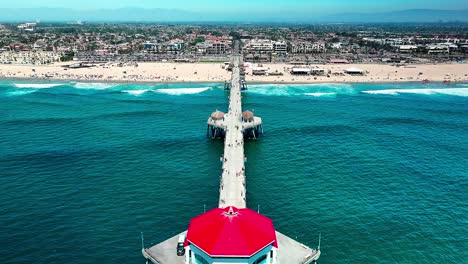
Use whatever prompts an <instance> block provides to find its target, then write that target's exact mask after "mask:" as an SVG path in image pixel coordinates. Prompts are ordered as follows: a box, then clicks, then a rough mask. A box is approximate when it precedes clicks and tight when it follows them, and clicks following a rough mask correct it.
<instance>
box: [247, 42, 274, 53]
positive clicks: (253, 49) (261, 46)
mask: <svg viewBox="0 0 468 264" xmlns="http://www.w3.org/2000/svg"><path fill="white" fill-rule="evenodd" d="M273 48H274V46H273V41H271V40H269V39H252V40H247V41H246V42H245V44H244V51H246V52H247V53H260V54H264V53H272V52H273V50H274V49H273Z"/></svg>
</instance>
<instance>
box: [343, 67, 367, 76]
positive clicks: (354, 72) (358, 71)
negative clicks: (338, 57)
mask: <svg viewBox="0 0 468 264" xmlns="http://www.w3.org/2000/svg"><path fill="white" fill-rule="evenodd" d="M344 72H345V73H346V74H350V75H363V74H364V71H363V70H361V69H358V68H354V67H353V68H348V69H345V70H344Z"/></svg>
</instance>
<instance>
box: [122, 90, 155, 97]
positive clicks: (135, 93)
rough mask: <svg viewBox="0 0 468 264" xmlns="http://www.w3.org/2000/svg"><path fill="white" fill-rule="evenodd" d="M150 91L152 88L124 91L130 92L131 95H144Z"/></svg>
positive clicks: (125, 91)
mask: <svg viewBox="0 0 468 264" xmlns="http://www.w3.org/2000/svg"><path fill="white" fill-rule="evenodd" d="M148 91H151V90H124V91H122V92H124V93H128V94H131V95H137V96H138V95H142V94H144V93H146V92H148Z"/></svg>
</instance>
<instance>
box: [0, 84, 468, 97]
mask: <svg viewBox="0 0 468 264" xmlns="http://www.w3.org/2000/svg"><path fill="white" fill-rule="evenodd" d="M467 85H468V84H465V83H460V84H451V85H450V86H444V84H441V83H439V84H436V83H431V84H427V85H424V86H421V84H416V83H413V84H390V83H388V84H384V83H381V84H340V83H321V84H252V85H249V86H248V90H247V91H246V94H251V95H261V96H283V97H307V98H316V99H320V98H323V99H333V98H337V97H338V96H360V95H374V96H379V95H380V96H388V95H392V96H398V95H422V96H459V97H467V96H468V88H467ZM369 88H371V89H369ZM222 89H223V88H222V85H221V84H216V83H211V84H210V83H204V84H201V83H200V84H184V83H179V84H153V85H151V84H122V83H93V82H89V83H88V82H69V83H39V82H38V83H22V82H14V83H9V82H3V83H1V82H0V96H1V95H3V96H7V97H18V96H28V95H31V94H34V93H36V92H39V91H40V93H52V94H67V95H71V94H76V95H85V96H86V95H91V94H95V93H99V94H116V95H118V94H126V95H130V96H138V97H143V96H144V97H146V96H152V95H154V94H160V95H171V96H184V95H197V94H202V93H205V92H208V91H212V92H220V91H221V90H222ZM2 90H3V92H2Z"/></svg>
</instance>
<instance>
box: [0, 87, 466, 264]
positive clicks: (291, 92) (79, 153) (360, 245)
mask: <svg viewBox="0 0 468 264" xmlns="http://www.w3.org/2000/svg"><path fill="white" fill-rule="evenodd" d="M226 108H227V94H226V93H225V92H224V91H223V89H222V84H194V85H189V84H170V85H156V86H152V85H136V84H135V85H118V84H93V83H68V82H63V83H41V82H31V81H29V82H20V81H3V82H0V231H1V232H0V262H1V263H60V264H62V263H144V259H143V257H142V256H141V253H140V247H141V246H140V232H142V231H143V232H144V234H145V240H146V245H147V246H149V245H151V244H155V243H158V242H161V241H162V240H165V239H166V238H168V237H170V236H173V235H175V234H177V233H178V232H180V231H182V230H185V229H186V228H187V227H188V224H189V221H190V219H191V218H192V217H194V216H197V215H198V214H201V213H203V205H204V204H206V207H207V209H210V208H213V207H216V206H217V202H218V198H217V196H218V185H219V176H220V173H221V164H220V162H219V157H220V156H221V154H222V150H223V144H222V141H212V140H211V139H208V138H206V135H205V131H206V120H207V117H208V116H209V114H210V113H211V112H212V111H214V110H216V109H219V110H226ZM244 109H254V112H255V114H257V115H259V116H261V117H262V118H263V120H264V129H265V135H264V137H262V138H261V139H259V140H258V141H253V142H252V141H251V142H247V143H246V148H245V151H246V156H247V157H248V162H247V166H246V175H247V189H248V195H247V202H248V206H249V207H250V208H253V209H257V206H258V205H260V211H261V213H263V214H265V215H267V216H269V217H271V218H272V219H273V221H274V223H275V226H276V228H277V229H278V230H279V231H281V232H283V233H285V234H287V235H289V236H291V237H297V239H298V240H299V241H301V242H302V243H304V244H307V245H309V246H312V247H316V246H317V240H318V233H319V232H321V233H322V257H321V258H320V261H319V262H320V263H360V264H363V263H468V253H467V250H468V198H467V197H468V85H466V84H451V85H450V86H447V85H444V84H416V83H414V84H352V85H351V84H320V85H290V86H288V85H251V86H250V90H249V91H248V92H246V93H245V94H244Z"/></svg>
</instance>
